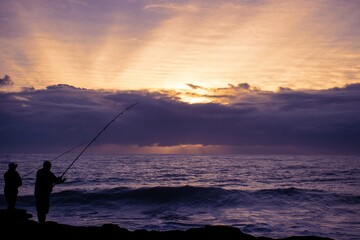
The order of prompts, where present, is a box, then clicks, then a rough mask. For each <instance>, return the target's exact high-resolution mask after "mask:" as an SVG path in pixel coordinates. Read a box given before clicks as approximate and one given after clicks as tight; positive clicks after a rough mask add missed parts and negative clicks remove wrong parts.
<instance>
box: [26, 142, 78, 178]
mask: <svg viewBox="0 0 360 240" xmlns="http://www.w3.org/2000/svg"><path fill="white" fill-rule="evenodd" d="M84 144H85V142H83V143H81V144H79V145H77V146H76V147H73V148H71V149H70V150H67V151H66V152H64V153H62V154H60V155H59V156H57V157H55V158H53V159H51V160H50V161H51V162H52V161H55V160H56V159H58V158H60V157H62V156H64V155H65V154H67V153H69V152H72V151H73V150H75V149H77V148H78V147H80V146H82V145H84ZM41 167H42V166H40V167H38V168H37V169H34V170H32V171H30V172H28V173H26V174H25V175H23V176H22V177H26V176H27V175H29V174H31V173H33V172H34V171H35V170H38V169H40V168H41Z"/></svg>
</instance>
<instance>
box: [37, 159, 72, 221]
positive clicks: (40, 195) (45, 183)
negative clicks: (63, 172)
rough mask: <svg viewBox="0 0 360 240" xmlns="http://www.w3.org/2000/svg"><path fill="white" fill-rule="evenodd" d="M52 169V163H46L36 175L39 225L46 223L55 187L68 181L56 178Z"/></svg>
mask: <svg viewBox="0 0 360 240" xmlns="http://www.w3.org/2000/svg"><path fill="white" fill-rule="evenodd" d="M50 169H51V163H50V162H49V161H44V163H43V167H42V168H41V169H39V170H38V171H37V173H36V181H35V198H36V211H37V217H38V220H39V223H45V220H46V214H47V213H48V212H49V207H50V194H51V192H52V189H53V187H54V185H55V184H60V183H63V182H65V180H66V179H65V178H62V177H56V176H55V174H54V173H52V172H51V171H50Z"/></svg>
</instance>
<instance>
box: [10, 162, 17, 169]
mask: <svg viewBox="0 0 360 240" xmlns="http://www.w3.org/2000/svg"><path fill="white" fill-rule="evenodd" d="M16 167H17V164H16V163H13V162H11V163H9V168H16Z"/></svg>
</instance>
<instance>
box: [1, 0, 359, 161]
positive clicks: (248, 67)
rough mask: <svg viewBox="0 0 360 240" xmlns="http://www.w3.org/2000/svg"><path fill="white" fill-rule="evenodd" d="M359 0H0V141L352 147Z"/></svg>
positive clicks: (174, 149)
mask: <svg viewBox="0 0 360 240" xmlns="http://www.w3.org/2000/svg"><path fill="white" fill-rule="evenodd" d="M359 26H360V1H357V0H349V1H338V0H286V1H285V0H222V1H220V0H217V1H215V0H206V1H205V0H198V1H196V0H188V1H175V0H122V1H120V0H104V1H100V0H88V1H86V0H63V1H52V0H17V1H13V0H1V1H0V46H1V48H0V56H1V61H0V124H1V125H0V145H1V146H0V151H1V152H21V151H25V152H27V151H32V152H39V151H45V152H59V151H63V150H66V149H68V148H70V147H72V146H74V145H77V144H79V143H81V142H84V141H89V140H91V138H92V137H93V136H95V135H96V133H97V132H98V131H99V130H101V129H102V127H103V126H104V125H106V124H107V123H108V122H109V121H110V120H111V119H112V117H114V116H115V115H116V114H117V113H119V112H120V111H121V110H123V109H124V108H125V107H127V106H129V105H130V104H132V103H134V102H139V103H140V104H139V105H138V106H137V107H136V108H134V109H132V110H131V111H129V112H127V113H126V114H124V115H123V116H122V117H121V118H119V119H118V120H117V121H116V122H115V123H114V125H113V126H111V128H112V130H109V132H106V133H105V134H104V135H103V136H102V137H101V140H99V141H98V142H97V144H96V145H95V146H94V147H93V148H92V151H95V152H101V153H102V152H104V153H107V152H109V153H209V154H213V153H300V154H301V153H304V154H307V153H341V154H353V153H356V154H358V153H360V150H359V149H360V136H359V135H360V27H359Z"/></svg>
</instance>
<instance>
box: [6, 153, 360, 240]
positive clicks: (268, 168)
mask: <svg viewBox="0 0 360 240" xmlns="http://www.w3.org/2000/svg"><path fill="white" fill-rule="evenodd" d="M56 157H58V155H57V154H2V155H0V167H1V170H2V172H3V173H5V171H6V170H7V165H8V163H9V162H11V161H12V162H16V163H18V168H17V170H18V172H19V173H20V175H21V176H23V185H22V186H21V187H20V188H19V197H18V202H17V207H18V208H23V209H26V210H27V211H28V212H29V213H31V214H33V219H34V220H37V218H36V210H35V198H34V182H35V176H36V170H37V169H38V168H40V167H41V165H42V162H43V161H44V160H52V159H54V158H56ZM75 159H76V155H75V154H74V155H69V154H67V155H65V156H63V157H61V158H56V159H55V160H52V165H53V167H52V171H53V172H54V173H55V174H56V175H57V176H60V175H61V174H63V173H64V171H65V170H66V169H67V168H68V167H69V166H70V165H71V163H72V162H73V161H74V160H75ZM64 177H66V178H67V180H66V182H65V183H64V184H60V185H56V186H55V187H54V189H53V193H52V195H51V206H50V211H49V214H48V215H47V220H48V221H56V222H59V223H63V224H72V225H76V226H94V225H95V226H98V225H102V224H105V223H112V224H116V225H119V226H120V227H124V228H127V229H129V230H136V229H148V230H161V231H163V230H174V229H177V230H185V229H188V228H193V227H201V226H204V225H228V226H234V227H237V228H239V229H240V230H241V231H243V232H245V233H249V234H252V235H254V236H267V237H272V238H282V237H289V236H294V235H301V236H309V235H316V236H322V237H330V238H334V239H338V240H350V239H360V157H359V156H291V155H211V156H210V155H206V156H205V155H116V156H115V155H114V156H110V155H86V154H83V155H82V156H81V157H80V158H79V159H77V161H76V162H74V164H73V165H71V167H70V168H69V169H68V171H66V173H65V175H64ZM3 186H4V181H3V179H2V180H1V181H0V187H1V188H3ZM0 207H1V208H6V202H5V199H4V195H3V194H2V193H1V196H0Z"/></svg>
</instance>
